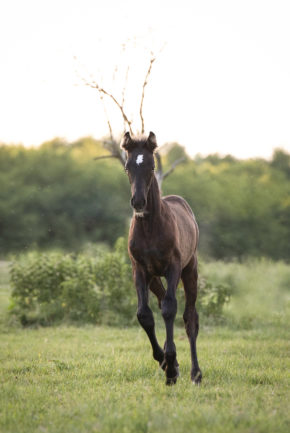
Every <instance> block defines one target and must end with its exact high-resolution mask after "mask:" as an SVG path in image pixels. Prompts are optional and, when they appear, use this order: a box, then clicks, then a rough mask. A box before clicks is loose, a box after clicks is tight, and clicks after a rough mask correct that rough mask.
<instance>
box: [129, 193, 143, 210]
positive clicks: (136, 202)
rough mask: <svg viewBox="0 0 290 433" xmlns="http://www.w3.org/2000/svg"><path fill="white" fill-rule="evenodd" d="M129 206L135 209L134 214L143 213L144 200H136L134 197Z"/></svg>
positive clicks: (139, 198)
mask: <svg viewBox="0 0 290 433" xmlns="http://www.w3.org/2000/svg"><path fill="white" fill-rule="evenodd" d="M131 206H132V207H133V208H134V209H135V211H136V212H144V210H145V207H146V200H145V198H144V197H138V199H136V197H135V195H133V197H132V198H131Z"/></svg>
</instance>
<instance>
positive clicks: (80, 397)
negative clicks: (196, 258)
mask: <svg viewBox="0 0 290 433" xmlns="http://www.w3.org/2000/svg"><path fill="white" fill-rule="evenodd" d="M226 266H228V267H227V268H226ZM231 266H236V268H234V269H233V268H231ZM244 266H245V265H244ZM281 266H282V265H281V264H280V265H279V264H277V270H276V271H277V272H276V273H275V276H273V275H272V277H271V278H270V276H269V275H270V274H269V272H271V273H272V274H273V272H274V271H273V270H271V271H269V272H268V273H267V271H265V269H267V268H268V266H267V264H265V263H264V264H261V269H259V270H257V269H250V268H249V269H246V267H244V268H243V269H244V272H242V270H241V269H242V268H241V269H240V268H238V265H237V264H229V265H224V267H223V268H222V269H221V265H220V264H218V265H217V264H212V265H211V266H209V272H210V273H212V274H213V275H214V273H215V272H216V273H217V272H218V270H219V276H220V277H221V275H222V273H223V274H224V277H223V278H225V279H228V280H231V278H238V279H240V280H241V281H242V283H241V284H240V286H239V289H237V291H236V295H235V296H234V297H233V300H232V302H231V304H230V305H229V307H228V313H227V314H228V322H226V323H225V325H224V326H219V327H217V326H216V327H215V326H208V327H206V326H201V331H200V336H199V339H198V353H199V360H200V365H201V368H202V370H203V376H204V380H203V384H202V385H201V386H200V387H197V386H194V385H192V384H191V382H190V376H189V373H190V356H189V347H188V342H187V339H186V337H185V332H184V330H183V329H182V328H177V329H176V334H175V335H176V336H175V341H176V346H177V353H178V360H179V363H180V370H181V377H180V378H179V380H178V383H177V385H176V386H173V387H166V386H165V377H164V373H163V372H162V371H161V370H160V369H158V367H157V364H156V363H155V362H154V361H153V359H152V357H151V350H150V348H149V343H148V341H147V338H146V336H145V333H144V331H142V329H140V328H135V327H134V328H128V329H117V328H109V327H93V326H84V327H79V328H78V327H68V326H67V327H65V326H63V327H55V328H41V329H25V330H23V329H19V328H17V327H8V326H7V325H6V324H5V323H6V321H5V320H6V319H5V314H6V313H5V311H6V308H7V306H8V303H9V300H8V298H9V290H10V289H9V286H8V278H7V265H6V264H3V263H2V264H1V268H0V269H2V273H1V277H0V302H1V307H0V308H1V310H0V316H1V322H2V323H1V324H0V332H1V334H0V366H1V367H0V368H1V372H0V432H1V433H2V432H3V433H4V432H5V433H6V432H7V433H8V432H9V433H10V432H11V433H18V432H19V433H26V432H27V433H28V432H29V433H34V432H49V433H58V432H71V433H73V432H78V433H81V432H102V433H106V432H116V433H118V432H124V433H125V432H136V433H138V432H161V431H165V432H191V431H193V432H195V431H196V432H201V433H202V432H215V433H216V432H233V431H234V432H249V433H250V432H253V433H257V432H271V433H276V432H285V433H286V432H288V431H289V430H290V410H289V409H290V408H289V397H290V395H289V366H290V365H289V355H290V353H289V352H290V351H289V349H290V344H289V320H288V317H289V316H288V315H287V311H288V310H287V299H288V298H287V296H288V295H287V287H284V285H285V281H286V282H287V281H288V280H287V278H288V277H289V267H286V265H285V267H284V268H282V267H281ZM286 268H287V271H285V269H286ZM247 272H248V273H247ZM282 274H283V275H282ZM281 275H282V276H281ZM217 278H218V276H217ZM247 278H248V280H249V285H250V287H251V284H252V285H253V283H251V282H250V280H251V281H252V279H256V283H255V287H254V289H253V288H252V290H254V292H253V293H252V297H249V289H246V288H245V289H244V290H245V292H244V294H243V284H244V282H245V281H246V280H247ZM281 278H282V279H281ZM270 280H271V281H270ZM269 281H270V282H269ZM275 281H276V283H274V286H275V284H276V286H275V287H273V292H274V293H276V296H277V295H280V298H282V301H281V299H280V300H279V301H277V303H276V304H275V306H274V307H275V308H272V309H271V311H269V310H268V305H269V302H270V304H271V303H272V302H273V301H271V296H272V295H273V294H272V295H269V296H267V295H266V293H265V294H264V298H265V299H264V300H263V296H262V293H263V290H262V289H261V288H260V285H261V284H262V283H263V284H264V286H265V287H267V284H268V285H269V284H270V283H271V284H272V285H273V282H275ZM278 281H280V283H281V284H280V283H279V284H280V286H279V287H278V286H277V284H278V283H277V282H278ZM281 281H282V282H281ZM256 286H257V287H256ZM258 286H259V287H258ZM247 287H248V286H247ZM250 299H252V304H251V302H250ZM269 299H270V301H269ZM243 303H244V304H243ZM255 303H256V304H257V305H256V307H255ZM239 305H240V308H239ZM240 310H241V311H244V314H243V315H241V322H235V326H232V325H231V324H232V322H231V320H232V317H233V315H235V314H237V312H238V311H240ZM245 310H246V311H245ZM256 310H257V316H256V320H253V316H255V311H256ZM265 311H268V314H267V316H266V317H264V316H265ZM247 318H248V320H249V321H250V322H251V323H250V325H249V326H248V324H247V323H246V321H247ZM259 318H260V319H261V320H258V319H259ZM262 318H264V320H262ZM238 323H240V326H236V325H237V324H238ZM242 325H243V326H242ZM158 335H159V337H160V341H161V342H163V340H164V330H163V329H162V327H160V326H159V329H158Z"/></svg>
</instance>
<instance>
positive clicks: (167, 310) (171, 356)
mask: <svg viewBox="0 0 290 433" xmlns="http://www.w3.org/2000/svg"><path fill="white" fill-rule="evenodd" d="M180 274H181V268H180V266H179V265H178V264H172V265H170V266H169V267H168V270H167V273H166V275H165V278H166V280H167V291H166V294H165V297H164V299H163V301H162V302H161V311H162V316H163V319H164V322H165V327H166V341H165V347H164V351H165V353H164V355H165V362H166V369H165V371H166V385H172V384H174V383H176V380H177V377H178V375H179V371H178V363H177V360H176V348H175V344H174V340H173V327H174V319H175V316H176V312H177V300H176V288H177V285H178V281H179V279H180Z"/></svg>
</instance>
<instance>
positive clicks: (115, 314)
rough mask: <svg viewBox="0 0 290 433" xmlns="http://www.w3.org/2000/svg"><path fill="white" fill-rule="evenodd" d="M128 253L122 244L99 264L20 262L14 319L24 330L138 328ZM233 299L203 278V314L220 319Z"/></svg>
mask: <svg viewBox="0 0 290 433" xmlns="http://www.w3.org/2000/svg"><path fill="white" fill-rule="evenodd" d="M126 250H127V248H126V243H125V240H124V239H123V238H120V239H119V240H118V241H117V243H116V245H115V248H114V250H113V251H111V252H106V251H105V250H104V252H103V254H101V255H97V257H96V258H92V257H89V256H88V255H72V254H67V255H63V254H61V253H49V254H39V253H30V254H28V255H26V256H24V257H20V258H19V259H18V260H17V261H15V262H14V263H13V265H12V268H11V284H12V288H13V291H12V303H11V314H13V315H14V316H16V317H17V318H18V319H19V320H20V322H21V323H22V324H23V325H30V324H33V323H37V324H41V325H50V324H53V323H59V322H61V321H74V322H76V321H78V322H90V323H105V324H109V325H115V324H121V325H130V324H132V323H134V322H136V318H135V316H136V314H135V313H136V308H137V307H136V304H137V299H136V291H135V288H134V285H133V282H132V272H131V264H130V263H129V259H128V254H127V251H126ZM182 292H183V291H181V290H179V293H182ZM229 295H230V292H229V289H228V288H227V287H225V286H223V285H213V284H211V283H209V282H207V281H206V280H205V279H204V278H200V280H199V296H198V309H199V312H201V313H202V314H205V315H206V316H213V317H220V316H221V315H222V309H223V306H224V304H225V303H226V302H227V301H228V300H229ZM178 296H179V298H180V297H181V296H182V295H178Z"/></svg>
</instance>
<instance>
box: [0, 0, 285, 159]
mask: <svg viewBox="0 0 290 433" xmlns="http://www.w3.org/2000/svg"><path fill="white" fill-rule="evenodd" d="M289 23H290V1H289V0H273V1H267V0H263V1H259V0H250V1H248V0H243V1H235V0H229V1H226V0H220V1H217V0H212V1H207V0H200V1H194V0H192V1H190V0H178V1H170V0H166V1H162V0H159V1H158V0H147V1H146V2H141V1H137V0H135V1H133V0H122V1H117V0H105V1H103V0H95V1H93V0H69V1H67V0H50V1H49V2H48V1H41V0H25V1H20V0H1V2H0V62H1V63H0V142H6V143H11V142H14V143H24V144H25V145H27V146H28V145H38V144H40V143H42V142H43V141H46V140H49V139H52V138H54V137H56V136H58V137H64V138H66V139H68V140H70V141H71V140H75V139H77V138H79V137H82V136H88V135H92V136H94V137H95V138H100V137H102V136H104V135H105V134H107V125H106V117H105V115H104V110H103V106H102V104H101V103H100V100H99V98H98V94H97V92H96V91H94V90H93V89H90V88H87V87H85V86H83V85H82V83H81V81H80V78H79V76H85V77H87V78H88V77H89V75H90V74H92V75H93V76H94V78H95V79H96V80H97V81H99V82H100V83H101V84H102V85H103V86H104V87H105V88H106V89H108V90H109V91H112V92H113V93H114V95H116V97H118V98H120V96H121V93H122V88H123V83H124V76H125V71H126V69H127V66H128V65H129V67H130V69H129V76H128V85H127V98H126V101H127V105H126V107H125V108H126V110H127V112H128V114H129V116H133V118H134V122H135V123H134V125H135V129H138V128H140V119H139V117H138V111H139V104H140V96H141V84H142V82H143V80H144V76H145V73H146V69H147V67H148V62H149V58H150V54H149V53H150V50H153V51H155V52H158V50H160V48H161V47H163V46H164V44H165V47H164V48H163V50H162V51H161V53H160V54H158V56H157V60H156V62H155V64H154V67H153V70H152V74H151V76H150V80H149V83H148V86H147V89H146V95H145V102H144V117H145V128H146V132H149V131H150V130H152V131H154V132H155V134H156V136H157V140H158V142H159V144H160V145H161V144H163V143H164V142H167V141H178V142H179V143H180V144H182V145H184V146H185V147H186V148H187V151H188V152H189V153H190V154H191V155H195V154H196V153H201V154H208V153H213V152H219V153H220V154H227V153H231V154H233V155H235V156H237V157H242V158H246V157H255V156H263V157H270V156H271V154H272V150H273V148H275V147H283V148H284V149H286V150H288V151H290V24H289ZM122 44H125V45H126V50H125V51H122ZM74 56H76V57H77V61H76V60H74ZM116 67H117V68H118V70H117V71H116V72H115V73H114V70H115V69H116ZM114 76H115V78H114V79H113V77H114ZM76 84H77V85H78V86H76ZM106 108H107V112H108V115H109V118H110V119H111V122H112V124H113V127H114V131H115V133H116V135H117V134H118V133H121V132H122V128H123V123H122V119H121V118H120V115H119V113H118V111H117V110H116V109H115V107H114V106H112V105H111V104H110V103H107V105H106Z"/></svg>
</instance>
